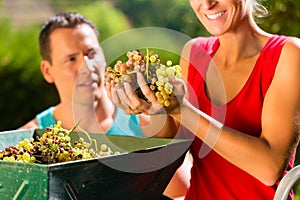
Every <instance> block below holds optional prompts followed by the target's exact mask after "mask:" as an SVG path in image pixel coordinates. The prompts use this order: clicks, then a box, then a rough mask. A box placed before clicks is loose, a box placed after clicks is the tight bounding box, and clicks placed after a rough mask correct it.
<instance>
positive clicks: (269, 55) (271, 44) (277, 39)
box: [258, 35, 289, 96]
mask: <svg viewBox="0 0 300 200" xmlns="http://www.w3.org/2000/svg"><path fill="white" fill-rule="evenodd" d="M288 39H289V37H287V36H281V35H274V36H272V37H271V38H270V39H269V40H268V42H267V43H266V45H265V47H264V48H263V49H262V52H261V56H260V59H259V60H258V64H259V65H260V67H262V93H263V96H265V94H266V92H267V90H268V88H269V86H270V84H271V82H272V79H273V77H274V74H275V70H276V67H277V63H278V61H279V58H280V54H281V51H282V48H283V46H284V45H285V43H286V42H287V41H288Z"/></svg>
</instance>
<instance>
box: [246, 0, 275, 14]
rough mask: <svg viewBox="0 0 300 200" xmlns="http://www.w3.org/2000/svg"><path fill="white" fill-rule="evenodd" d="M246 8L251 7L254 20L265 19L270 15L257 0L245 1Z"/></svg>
mask: <svg viewBox="0 0 300 200" xmlns="http://www.w3.org/2000/svg"><path fill="white" fill-rule="evenodd" d="M247 1H248V2H247V3H248V6H250V7H251V12H252V15H253V16H254V17H256V18H261V17H266V16H268V15H269V14H270V12H269V11H268V9H267V8H266V7H265V6H263V5H262V4H261V3H260V2H259V1H258V0H247Z"/></svg>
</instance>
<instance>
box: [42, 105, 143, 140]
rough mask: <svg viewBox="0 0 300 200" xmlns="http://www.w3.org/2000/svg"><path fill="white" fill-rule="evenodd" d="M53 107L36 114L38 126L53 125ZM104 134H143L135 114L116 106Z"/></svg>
mask: <svg viewBox="0 0 300 200" xmlns="http://www.w3.org/2000/svg"><path fill="white" fill-rule="evenodd" d="M53 110H54V107H50V108H48V109H47V110H45V111H43V112H41V113H40V114H37V115H36V119H37V122H38V126H39V128H40V129H45V128H47V127H49V126H50V125H55V124H56V120H55V119H54V117H53ZM105 134H110V135H127V136H143V132H142V129H141V127H140V124H139V120H138V116H137V115H127V114H125V113H124V112H123V110H122V109H119V108H117V111H116V116H115V119H114V123H113V125H112V126H111V127H110V129H109V130H108V131H106V132H105Z"/></svg>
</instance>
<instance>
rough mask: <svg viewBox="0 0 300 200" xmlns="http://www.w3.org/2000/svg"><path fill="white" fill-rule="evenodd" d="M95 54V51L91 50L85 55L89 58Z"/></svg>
mask: <svg viewBox="0 0 300 200" xmlns="http://www.w3.org/2000/svg"><path fill="white" fill-rule="evenodd" d="M95 55H96V52H95V51H92V52H90V53H89V54H88V55H87V57H88V58H89V59H93V58H94V57H95Z"/></svg>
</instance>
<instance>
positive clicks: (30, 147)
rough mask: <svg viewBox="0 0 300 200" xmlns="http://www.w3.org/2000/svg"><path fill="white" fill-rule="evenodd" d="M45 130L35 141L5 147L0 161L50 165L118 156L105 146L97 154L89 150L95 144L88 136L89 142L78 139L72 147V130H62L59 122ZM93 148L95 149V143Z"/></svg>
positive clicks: (0, 154) (0, 152)
mask: <svg viewBox="0 0 300 200" xmlns="http://www.w3.org/2000/svg"><path fill="white" fill-rule="evenodd" d="M46 130H47V132H46V133H44V134H43V135H42V136H41V137H37V139H36V140H35V141H34V139H33V138H30V139H29V140H28V139H24V140H23V141H21V142H19V143H18V144H17V145H16V146H9V147H6V148H5V149H4V150H2V151H0V160H4V161H12V162H27V163H42V164H52V163H60V162H67V161H74V160H82V159H89V158H95V157H103V156H109V155H113V154H118V152H115V153H114V152H112V151H111V149H110V148H108V147H107V146H106V148H105V149H104V148H101V151H100V152H99V153H97V152H96V151H97V150H96V151H94V150H93V149H91V148H90V147H91V145H92V141H94V142H95V140H92V139H91V138H90V137H89V136H88V138H89V140H90V141H89V142H85V141H84V139H83V138H79V139H78V141H76V142H75V143H74V147H73V146H72V145H71V138H70V136H69V134H70V132H72V130H73V129H71V130H66V129H63V128H62V126H61V122H60V121H58V122H57V124H56V125H54V126H51V127H49V128H47V129H46ZM103 145H104V144H102V146H103ZM95 146H96V149H97V144H96V142H95Z"/></svg>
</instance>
